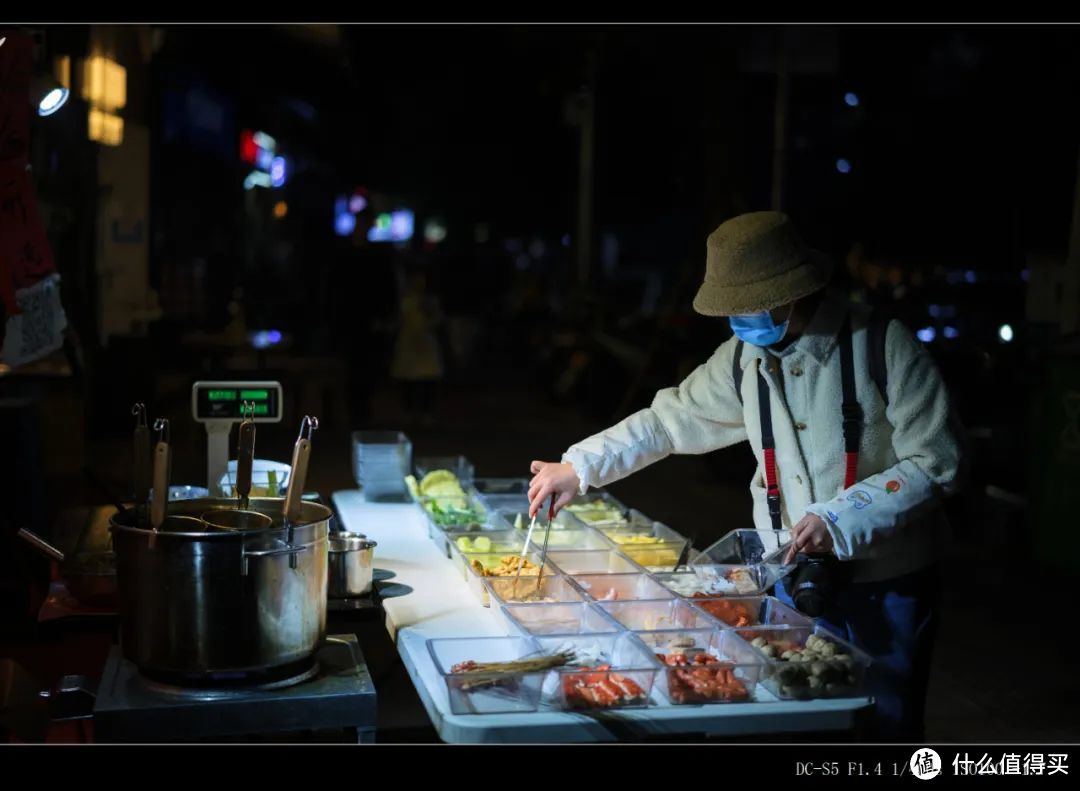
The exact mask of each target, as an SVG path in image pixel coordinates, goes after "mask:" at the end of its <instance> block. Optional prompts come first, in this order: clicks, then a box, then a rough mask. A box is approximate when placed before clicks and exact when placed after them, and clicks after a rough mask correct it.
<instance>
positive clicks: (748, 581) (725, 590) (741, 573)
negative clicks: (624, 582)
mask: <svg viewBox="0 0 1080 791" xmlns="http://www.w3.org/2000/svg"><path fill="white" fill-rule="evenodd" d="M653 576H654V577H655V578H656V581H657V582H659V583H660V584H661V585H663V586H664V587H665V588H667V589H668V590H670V591H671V592H672V593H675V594H676V595H678V596H683V597H684V598H689V597H692V596H694V595H695V594H705V595H707V596H755V595H760V594H762V593H764V592H765V591H767V590H768V589H769V588H771V587H772V586H773V584H775V582H776V579H775V577H774V576H773V575H772V574H771V573H770V568H769V567H767V566H760V565H754V566H694V567H692V568H691V569H690V570H689V571H680V572H663V573H659V572H658V573H654V574H653Z"/></svg>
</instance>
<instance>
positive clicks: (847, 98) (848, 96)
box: [844, 93, 859, 107]
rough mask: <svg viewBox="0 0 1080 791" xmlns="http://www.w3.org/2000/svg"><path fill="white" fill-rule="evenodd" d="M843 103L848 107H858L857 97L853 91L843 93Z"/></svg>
mask: <svg viewBox="0 0 1080 791" xmlns="http://www.w3.org/2000/svg"><path fill="white" fill-rule="evenodd" d="M844 104H846V105H847V106H848V107H858V106H859V97H858V96H857V95H855V94H854V93H845V94H844Z"/></svg>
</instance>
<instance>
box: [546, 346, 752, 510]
mask: <svg viewBox="0 0 1080 791" xmlns="http://www.w3.org/2000/svg"><path fill="white" fill-rule="evenodd" d="M734 348H735V344H734V343H732V342H727V343H724V344H722V345H721V346H720V348H718V349H717V350H716V352H714V353H713V355H712V357H710V358H709V360H708V362H706V363H705V364H703V365H700V366H698V367H697V368H696V369H695V370H694V372H693V373H691V374H690V375H689V376H688V377H687V378H686V379H685V380H684V381H683V382H682V384H680V385H679V386H678V387H669V388H665V389H664V390H661V391H660V392H658V393H657V394H656V397H655V398H654V399H653V402H652V406H650V407H649V408H648V409H642V410H641V411H639V412H635V413H634V414H632V415H630V417H628V418H626V419H625V420H623V421H621V422H619V423H616V424H615V425H614V426H612V427H611V428H609V429H607V430H605V431H601V432H600V433H599V434H594V435H593V436H591V437H589V438H588V439H585V440H582V441H581V442H579V443H577V444H576V445H573V446H572V447H570V448H569V449H568V450H567V451H566V453H565V454H563V458H562V460H563V461H564V462H567V463H569V464H571V465H573V467H574V471H575V472H576V473H577V476H578V480H580V481H581V490H580V491H581V494H585V492H586V491H587V490H588V488H589V487H590V486H593V487H600V486H606V485H607V484H610V483H613V482H615V481H618V480H621V479H623V478H625V477H627V476H628V475H630V474H632V473H634V472H637V471H638V470H640V469H642V468H643V467H647V466H648V465H650V464H652V463H653V462H656V461H659V460H660V459H663V458H665V457H666V456H669V455H671V454H672V453H708V452H709V451H712V450H717V449H718V448H723V447H726V446H728V445H733V444H735V443H737V442H741V441H742V440H745V439H746V427H745V425H744V424H743V410H742V404H741V403H740V402H739V398H738V396H737V395H736V393H735V384H734V381H733V379H732V374H731V365H732V358H733V355H734Z"/></svg>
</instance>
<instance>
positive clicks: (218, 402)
mask: <svg viewBox="0 0 1080 791" xmlns="http://www.w3.org/2000/svg"><path fill="white" fill-rule="evenodd" d="M191 391H192V392H191V401H192V412H193V414H194V417H195V420H198V421H209V420H227V421H234V422H235V421H239V420H242V419H243V418H244V416H245V415H244V413H243V412H242V409H243V406H244V404H245V403H250V404H252V405H253V407H254V413H255V422H256V423H277V422H278V421H280V420H281V384H280V383H279V382H196V383H195V385H194V386H193V387H192V389H191Z"/></svg>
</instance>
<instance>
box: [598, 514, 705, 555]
mask: <svg viewBox="0 0 1080 791" xmlns="http://www.w3.org/2000/svg"><path fill="white" fill-rule="evenodd" d="M596 529H597V530H599V531H600V532H601V533H603V534H604V536H605V537H606V538H607V539H608V540H610V541H611V542H612V543H613V544H614V545H615V546H616V547H617V548H618V549H619V550H622V548H623V547H625V546H649V545H651V544H661V543H671V544H679V543H681V544H688V543H690V541H689V539H687V538H686V536H684V535H682V534H681V533H677V532H676V531H674V530H672V529H671V528H670V527H668V526H667V525H665V524H664V523H663V522H657V521H656V520H655V519H650V518H649V517H647V516H645V514H643V513H641V511H637V510H634V509H631V510H630V511H629V512H628V513H627V522H626V523H625V524H620V525H607V524H599V525H597V526H596Z"/></svg>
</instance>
